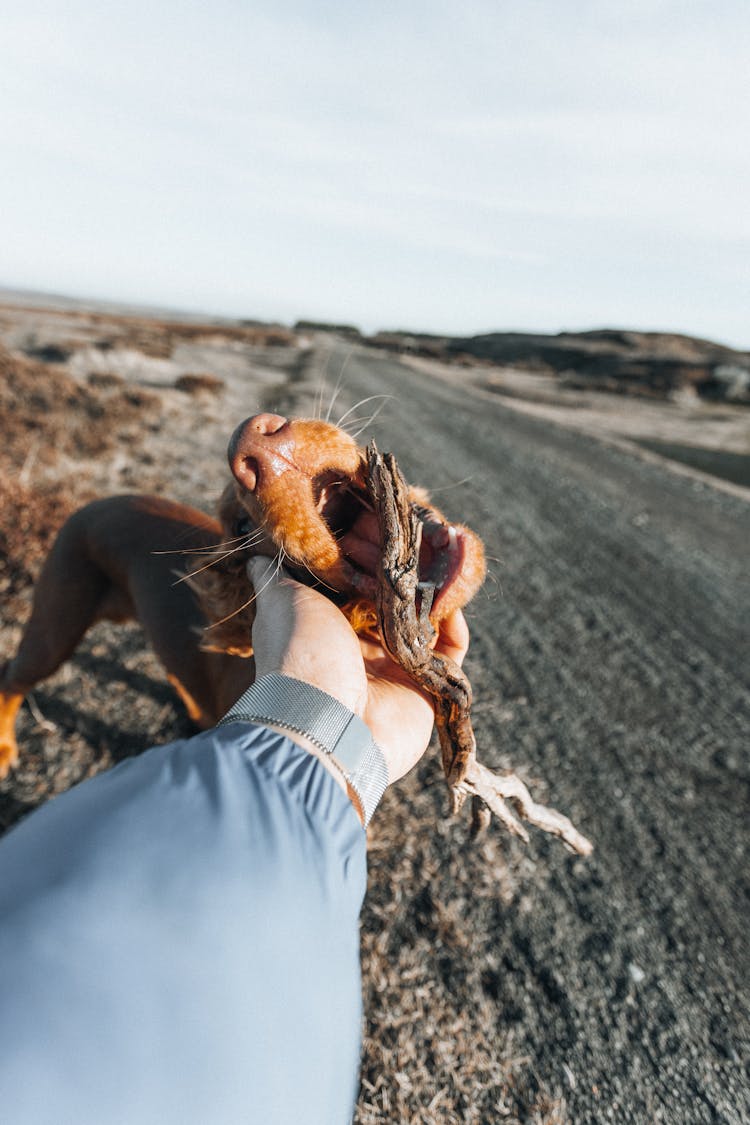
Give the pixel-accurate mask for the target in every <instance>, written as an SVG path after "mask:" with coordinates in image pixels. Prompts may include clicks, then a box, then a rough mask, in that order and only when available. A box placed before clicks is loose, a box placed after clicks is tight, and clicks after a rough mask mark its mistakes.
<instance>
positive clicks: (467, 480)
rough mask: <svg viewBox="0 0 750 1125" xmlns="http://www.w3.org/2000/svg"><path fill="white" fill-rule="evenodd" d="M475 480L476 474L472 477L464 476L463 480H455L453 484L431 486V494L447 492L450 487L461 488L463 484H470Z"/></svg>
mask: <svg viewBox="0 0 750 1125" xmlns="http://www.w3.org/2000/svg"><path fill="white" fill-rule="evenodd" d="M473 480H474V474H473V473H472V475H471V476H470V477H462V478H461V480H454V481H453V482H452V483H451V484H443V485H441V486H440V488H431V489H430V496H434V495H435V493H436V492H447V491H448V489H449V488H459V487H460V485H462V484H469V483H470V482H471V481H473Z"/></svg>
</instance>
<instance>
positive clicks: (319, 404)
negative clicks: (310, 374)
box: [313, 348, 333, 419]
mask: <svg viewBox="0 0 750 1125" xmlns="http://www.w3.org/2000/svg"><path fill="white" fill-rule="evenodd" d="M332 355H333V348H329V349H328V351H327V352H326V363H325V367H324V368H323V370H322V372H321V375H320V379H319V380H318V389H317V392H316V394H315V409H314V412H313V418H318V419H320V418H322V417H323V395H324V394H325V389H326V379H327V378H328V365H329V363H330V362H331V356H332Z"/></svg>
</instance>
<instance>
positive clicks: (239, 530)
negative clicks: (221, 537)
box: [234, 516, 253, 535]
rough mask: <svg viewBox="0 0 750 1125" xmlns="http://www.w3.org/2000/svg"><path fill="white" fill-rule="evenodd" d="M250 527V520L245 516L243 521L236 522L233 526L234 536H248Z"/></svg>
mask: <svg viewBox="0 0 750 1125" xmlns="http://www.w3.org/2000/svg"><path fill="white" fill-rule="evenodd" d="M252 526H253V525H252V524H251V523H250V520H249V519H248V518H247V516H245V517H244V519H241V520H237V523H236V524H235V525H234V533H235V535H249V534H250V529H251V527H252Z"/></svg>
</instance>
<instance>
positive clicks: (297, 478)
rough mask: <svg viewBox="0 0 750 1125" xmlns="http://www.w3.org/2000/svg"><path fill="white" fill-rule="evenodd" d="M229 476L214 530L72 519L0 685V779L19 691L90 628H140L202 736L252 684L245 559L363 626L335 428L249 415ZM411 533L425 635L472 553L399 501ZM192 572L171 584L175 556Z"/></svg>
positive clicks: (117, 510)
mask: <svg viewBox="0 0 750 1125" xmlns="http://www.w3.org/2000/svg"><path fill="white" fill-rule="evenodd" d="M229 462H230V466H231V469H232V472H233V474H234V481H233V482H232V483H231V484H230V485H229V486H228V487H227V488H226V489H225V491H224V493H223V495H222V498H221V501H220V505H219V520H220V522H217V521H216V520H214V519H211V518H210V517H208V516H206V515H204V514H203V513H202V512H199V511H196V510H195V509H193V508H188V507H185V506H184V505H181V504H175V503H172V502H171V501H168V500H163V499H159V498H157V497H154V496H116V497H112V498H110V499H105V500H97V501H94V502H93V503H92V504H88V505H87V506H86V507H84V508H82V509H81V510H80V511H78V512H76V513H75V514H74V515H73V516H72V517H71V518H70V519H69V520H68V521H67V523H66V524H64V526H63V527H62V529H61V531H60V533H59V535H58V537H57V540H56V541H55V544H54V546H53V548H52V550H51V552H50V554H49V556H48V558H47V560H46V562H45V564H44V567H43V568H42V572H41V574H40V576H39V580H38V583H37V586H36V590H35V593H34V605H33V610H32V614H31V618H30V620H29V623H28V625H27V627H26V630H25V632H24V635H23V637H22V640H21V643H20V645H19V649H18V652H17V654H16V656H15V658H14V659H13V660H12V661H10V663H9V664H8V665H7V666H6V667H5V669H4V671H3V674H2V676H1V677H0V778H2V777H4V776H5V775H6V774H7V772H8V770H9V769H10V767H11V766H13V765H14V764H15V762H16V761H17V759H18V749H17V745H16V739H15V734H14V727H15V719H16V715H17V713H18V709H19V707H20V706H21V703H22V702H23V698H24V696H25V695H26V694H27V693H28V692H29V691H30V690H31V688H33V687H34V685H35V684H37V683H38V682H39V681H40V680H43V679H45V678H46V677H47V676H50V675H52V673H53V672H54V671H55V670H56V669H57V668H58V667H59V666H60V665H61V664H62V663H63V661H65V660H67V659H68V657H70V656H71V654H72V653H73V651H74V649H75V648H76V646H77V645H78V643H79V642H80V640H81V639H82V638H83V636H84V634H85V633H86V631H87V630H88V629H89V628H90V626H91V625H92V624H94V622H96V621H101V620H108V621H115V622H120V621H127V620H131V619H136V620H138V621H139V622H140V623H141V625H142V626H143V627H144V629H145V631H146V634H147V636H148V638H149V641H150V643H151V645H152V646H153V649H154V651H155V652H156V654H157V656H158V657H159V659H160V660H161V662H162V663H163V664H164V667H165V669H166V671H167V677H168V679H169V681H170V683H172V685H173V686H174V687H175V688H176V690H177V692H178V693H179V695H180V696H181V698H182V700H183V702H184V703H185V705H186V707H187V710H188V713H189V715H190V717H191V718H192V719H193V720H194V721H195V722H196V723H198V724H199V725H201V726H204V727H207V726H212V725H213V724H214V723H215V722H216V721H217V720H218V719H219V718H220V717H221V715H223V714H224V713H225V712H226V711H227V710H228V709H229V707H230V706H231V705H232V704H233V703H234V702H235V700H237V699H238V698H239V696H240V695H241V694H242V692H243V691H244V690H245V689H246V688H247V687H248V686H249V685H250V684H251V683H252V681H253V678H254V672H255V667H254V662H253V659H252V644H251V637H250V630H251V628H252V622H253V618H254V607H253V591H252V588H251V587H250V584H249V582H248V579H247V574H246V566H245V564H246V561H247V558H248V556H249V555H250V554H258V553H262V554H275V555H277V556H278V558H279V561H280V563H283V564H284V565H285V566H287V567H288V568H289V569H290V570H291V571H292V573H294V574H295V575H296V576H297V577H299V578H300V579H301V580H302V581H306V582H307V583H308V584H316V585H320V587H321V588H322V589H323V590H324V592H326V593H328V594H329V595H330V596H332V597H334V598H335V600H337V601H338V603H339V604H341V605H342V608H343V609H344V612H345V613H346V614H347V616H348V617H349V619H350V620H351V621H352V624H353V625H354V627H355V628H356V629H357V630H358V631H365V630H367V629H372V628H373V625H374V622H375V614H374V607H373V598H374V595H375V591H376V580H375V577H374V575H375V572H376V567H377V562H378V558H379V541H378V529H377V521H376V519H375V516H374V514H373V513H372V512H371V511H369V510H368V509H369V505H368V498H367V490H366V486H365V471H366V470H365V458H364V452H363V450H362V449H361V448H360V447H359V446H357V445H356V443H355V442H354V440H353V439H352V438H351V437H350V436H349V435H348V434H346V433H345V432H344V431H343V430H340V429H338V427H336V426H333V425H331V424H330V423H328V422H322V421H316V420H295V421H289V420H287V419H286V418H282V417H281V416H280V415H277V414H258V415H255V416H254V417H252V418H249V419H248V420H247V421H246V422H244V423H243V424H242V425H241V426H239V427H238V429H237V430H236V431H235V433H234V435H233V436H232V439H231V441H230V444H229ZM412 497H413V501H414V504H415V508H416V510H417V513H418V515H419V518H420V520H421V522H422V547H421V551H420V579H422V580H424V581H425V582H427V583H429V584H431V585H434V587H435V597H434V601H433V603H432V607H431V611H430V618H431V620H432V621H433V623H434V624H436V623H437V622H439V621H440V620H442V619H443V618H444V617H446V616H447V614H448V613H450V612H451V611H452V610H453V609H456V608H458V607H460V606H463V605H465V604H466V602H468V601H469V599H470V598H471V597H472V596H473V594H474V593H475V592H476V590H477V589H478V588H479V586H480V585H481V582H482V580H483V578H484V572H485V564H484V552H483V548H482V544H481V542H480V540H479V539H478V538H477V537H476V536H475V535H474V534H473V533H472V532H470V531H468V529H466V528H463V527H460V526H453V525H448V524H447V523H446V521H445V520H444V518H443V517H442V515H441V514H440V513H439V512H438V511H437V509H435V508H433V507H432V506H431V505H429V504H428V503H427V499H426V495H425V494H424V493H422V492H421V491H419V490H413V491H412ZM181 553H183V554H186V555H188V556H190V566H189V567H188V568H187V569H188V570H189V571H192V572H193V573H192V575H191V576H190V577H189V578H188V580H187V581H178V580H177V578H178V577H179V576H176V569H177V562H176V560H179V558H180V554H181Z"/></svg>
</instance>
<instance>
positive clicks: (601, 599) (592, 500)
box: [330, 352, 750, 1123]
mask: <svg viewBox="0 0 750 1125" xmlns="http://www.w3.org/2000/svg"><path fill="white" fill-rule="evenodd" d="M342 362H343V359H339V357H335V359H334V361H333V362H331V363H330V366H331V368H332V369H336V367H337V366H340V365H341V363H342ZM345 380H346V396H341V397H346V398H347V399H349V400H351V401H356V398H357V397H360V396H361V397H364V396H366V395H370V394H377V393H387V394H391V395H393V396H394V398H393V400H392V401H390V402H389V403H388V404H387V405H386V407H385V408H384V410H383V413H382V415H381V417H380V419H379V421H378V424H377V426H376V427H375V431H376V433H377V440H378V444H379V446H380V448H381V449H391V450H393V452H395V453H396V455H397V456H398V458H399V463H400V464H401V467H402V469H403V471H404V472H405V474H406V476H407V478H408V479H409V480H412V481H415V482H419V481H425V482H426V483H428V484H429V486H430V487H431V489H432V491H433V495H434V498H435V500H436V502H438V503H440V504H441V505H442V506H443V507H444V508H445V510H446V512H447V513H449V514H450V515H451V516H452V517H453V518H457V519H461V520H464V521H465V522H466V523H468V524H470V525H471V526H472V527H474V528H475V529H477V530H478V531H479V532H480V533H481V534H482V535H483V536H484V539H485V542H486V544H487V548H488V552H489V554H490V555H494V556H496V558H497V559H498V560H499V561H498V562H495V563H493V564H492V572H493V577H494V581H489V582H488V583H487V586H486V592H485V594H484V595H483V596H482V595H480V597H479V598H478V600H477V601H476V602H475V603H474V605H473V606H472V607H471V611H470V625H471V629H472V637H473V644H472V649H471V653H470V660H469V665H468V671H469V676H470V679H471V681H472V684H473V686H474V692H475V699H476V701H477V703H476V707H475V728H476V733H477V739H478V745H479V747H480V757H482V758H483V759H484V760H485V761H486V762H487V764H488V765H509V764H511V763H512V764H513V765H514V767H518V768H520V769H522V770H523V772H524V773H525V774H526V775H527V776H529V777H531V778H539V779H543V782H544V784H545V786H546V797H547V799H548V801H549V803H552V804H554V805H555V806H556V807H558V808H560V809H561V810H563V811H565V812H566V813H567V814H568V815H570V816H571V818H572V819H573V820H574V822H575V823H576V824H577V825H578V826H579V827H580V828H581V829H582V830H583V831H584V832H585V833H586V834H587V835H588V836H589V837H590V838H591V839H592V840H593V841H594V842H595V846H596V852H595V855H594V857H593V858H592V859H590V860H588V861H582V860H577V859H573V858H572V857H568V856H566V855H565V853H564V852H563V851H562V849H561V848H560V846H559V845H558V844H557V843H555V842H552V841H549V840H547V839H543V838H541V836H540V835H539V834H538V833H536V834H534V836H533V838H532V842H531V844H530V845H529V846H528V848H526V849H525V853H526V854H525V856H524V859H521V858H520V856H521V853H520V852H519V851H518V849H517V848H516V847H515V845H514V847H513V850H512V858H511V863H513V862H516V863H523V862H524V861H525V862H526V863H527V864H528V869H525V870H524V871H523V872H521V874H520V875H519V878H520V879H521V880H522V881H523V887H522V891H521V893H520V894H518V895H517V896H516V898H515V899H514V901H513V903H512V904H511V905H509V906H507V907H506V906H503V905H502V904H501V903H500V902H496V903H495V904H494V905H493V904H491V903H489V902H488V900H487V898H486V897H482V898H481V901H480V902H479V903H477V904H475V906H474V907H472V906H471V904H469V905H468V906H467V911H468V915H467V916H466V918H465V925H466V927H467V928H470V932H471V947H472V951H473V953H472V955H473V956H476V957H479V958H481V957H483V956H487V957H488V958H489V960H488V963H489V964H493V965H496V970H494V973H493V974H490V977H488V988H489V991H490V993H492V992H493V991H494V994H495V998H496V1000H497V1003H498V1019H499V1021H500V1023H501V1024H502V1023H503V1022H504V1021H505V1022H507V1021H510V1022H511V1023H515V1024H516V1029H515V1032H516V1033H515V1039H514V1041H515V1043H516V1047H517V1050H518V1051H519V1052H520V1053H521V1054H524V1055H528V1056H529V1057H530V1058H531V1059H532V1060H533V1065H534V1067H535V1069H536V1071H537V1074H538V1076H539V1078H540V1081H541V1083H542V1085H545V1086H547V1088H550V1089H557V1090H560V1089H562V1090H563V1091H564V1094H565V1100H566V1104H567V1109H568V1113H569V1118H570V1120H571V1121H573V1122H600V1121H603V1120H614V1121H618V1122H631V1121H632V1122H650V1121H655V1120H662V1121H670V1122H685V1123H687V1122H715V1121H721V1122H733V1123H734V1122H736V1123H739V1122H741V1121H747V1120H750V1095H749V1088H750V1083H749V1077H748V1072H747V1065H748V1044H749V1038H750V1036H749V1032H750V1025H749V1023H748V992H747V982H748V975H749V974H748V970H749V969H750V960H749V958H748V912H747V907H748V866H747V858H746V849H745V843H746V840H747V823H748V822H747V818H748V808H749V803H748V780H749V775H748V766H747V757H746V755H747V745H748V730H749V729H750V724H749V723H748V717H749V714H750V706H749V704H750V692H749V691H748V680H747V672H748V667H749V662H748V635H749V632H748V607H749V605H750V599H748V592H749V591H748V545H749V544H750V506H748V505H747V504H746V503H743V501H742V500H740V499H736V498H734V497H731V496H727V495H723V494H721V493H720V492H718V491H714V490H713V489H712V488H710V487H706V486H705V485H703V484H700V483H696V482H695V481H692V480H690V479H686V478H685V477H681V476H677V475H673V474H671V473H670V472H669V471H665V470H664V469H662V468H661V467H659V466H655V465H653V464H649V463H645V462H643V461H642V460H640V459H639V458H638V457H637V456H630V455H628V454H627V453H625V452H623V451H622V450H621V449H615V448H611V447H608V446H607V445H606V444H601V443H599V442H597V441H594V440H589V439H586V438H582V437H581V436H579V435H577V434H575V433H572V432H570V431H568V430H565V429H563V428H561V427H557V426H554V425H552V424H550V423H546V422H543V421H539V420H537V419H533V418H529V417H526V416H523V415H521V414H519V413H516V412H514V411H513V410H510V409H508V408H507V407H506V406H504V405H503V404H502V403H501V402H499V401H498V399H497V397H496V396H492V395H491V394H488V393H487V392H485V391H482V390H481V389H479V388H475V387H472V385H471V384H470V383H469V382H465V381H462V377H461V375H460V374H457V375H456V377H455V382H454V383H453V384H451V383H450V382H448V381H436V380H435V379H432V378H429V377H427V376H425V375H423V374H421V373H418V372H416V371H414V370H411V369H407V368H405V367H403V366H401V365H399V364H397V363H396V362H394V361H392V360H390V359H389V358H385V357H380V356H377V355H373V354H372V353H365V352H359V353H358V352H355V353H353V354H351V355H350V357H349V360H348V363H347V366H346V374H345ZM338 405H339V404H338V402H337V410H338ZM346 405H348V403H345V404H344V406H342V408H341V410H342V412H343V409H344V408H345V406H346ZM374 405H377V404H374ZM369 408H370V407H369V406H368V407H365V408H364V409H365V410H367V409H369ZM334 416H335V415H334ZM466 478H468V481H467V482H466V483H464V484H457V483H456V482H460V481H466ZM442 489H445V491H441V490H442ZM537 791H538V790H537ZM491 831H498V829H497V828H493V829H491ZM441 843H442V846H443V847H444V848H445V849H447V850H448V852H450V849H451V847H452V843H451V838H450V836H448V837H446V838H445V839H444V840H442V841H441ZM446 858H447V857H446ZM464 862H465V864H466V865H467V867H468V873H469V875H471V871H472V869H473V868H474V866H475V865H478V864H481V862H482V860H481V858H480V856H479V855H478V853H472V852H470V851H467V852H466V853H465V859H464ZM387 877H388V871H387V864H384V866H383V868H382V869H378V867H377V865H376V866H375V868H374V870H373V872H372V876H371V878H372V881H373V882H374V883H377V881H378V879H387ZM444 893H446V894H449V893H450V892H449V890H445V889H444ZM498 1119H500V1117H498Z"/></svg>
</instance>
